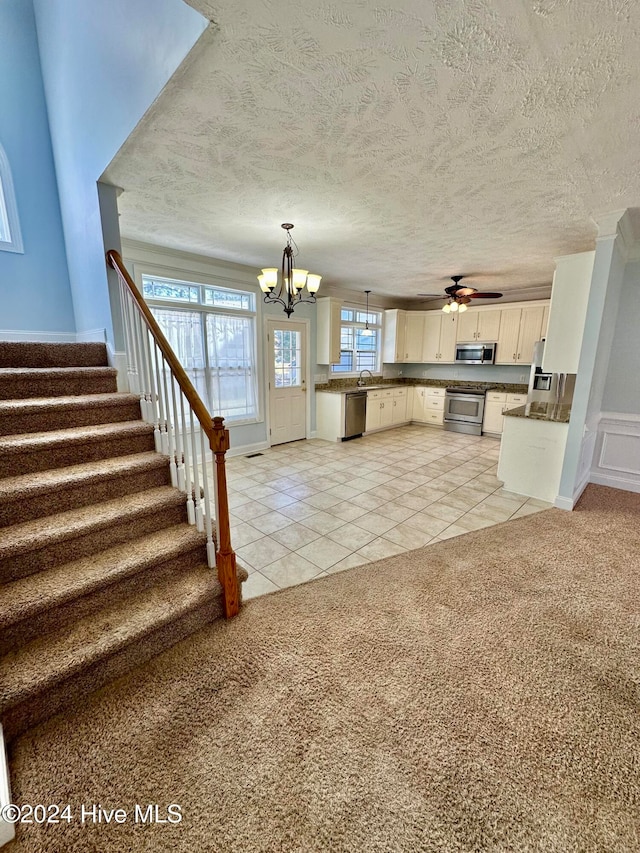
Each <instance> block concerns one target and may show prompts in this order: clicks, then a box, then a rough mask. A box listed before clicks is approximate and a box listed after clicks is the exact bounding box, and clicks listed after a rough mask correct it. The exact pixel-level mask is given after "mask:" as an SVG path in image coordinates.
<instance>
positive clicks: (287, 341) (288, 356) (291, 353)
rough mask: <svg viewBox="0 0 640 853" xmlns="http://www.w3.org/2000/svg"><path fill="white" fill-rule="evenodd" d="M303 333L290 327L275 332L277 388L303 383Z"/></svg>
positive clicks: (274, 363)
mask: <svg viewBox="0 0 640 853" xmlns="http://www.w3.org/2000/svg"><path fill="white" fill-rule="evenodd" d="M301 347H302V334H301V333H300V332H294V331H292V330H290V329H275V330H274V332H273V359H274V361H273V373H274V379H275V385H276V388H299V387H300V386H301V385H302V351H301Z"/></svg>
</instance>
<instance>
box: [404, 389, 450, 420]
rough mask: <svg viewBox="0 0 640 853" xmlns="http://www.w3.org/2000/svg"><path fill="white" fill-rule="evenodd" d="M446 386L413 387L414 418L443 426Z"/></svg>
mask: <svg viewBox="0 0 640 853" xmlns="http://www.w3.org/2000/svg"><path fill="white" fill-rule="evenodd" d="M444 391H445V389H444V388H430V387H429V386H421V385H417V386H416V387H414V388H413V409H412V420H414V421H417V422H418V423H422V424H430V425H431V426H439V427H441V426H442V424H443V422H444Z"/></svg>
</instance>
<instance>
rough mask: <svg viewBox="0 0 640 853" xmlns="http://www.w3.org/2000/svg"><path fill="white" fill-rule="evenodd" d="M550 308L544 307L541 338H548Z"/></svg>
mask: <svg viewBox="0 0 640 853" xmlns="http://www.w3.org/2000/svg"><path fill="white" fill-rule="evenodd" d="M549 308H550V306H549V305H545V306H544V311H543V314H542V329H541V330H540V337H541V338H546V337H547V330H548V328H549Z"/></svg>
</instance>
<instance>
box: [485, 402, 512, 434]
mask: <svg viewBox="0 0 640 853" xmlns="http://www.w3.org/2000/svg"><path fill="white" fill-rule="evenodd" d="M506 403H507V395H506V394H504V393H502V392H500V391H487V393H486V395H485V399H484V418H483V420H482V432H486V433H490V434H491V435H502V413H503V411H504V407H505V405H506Z"/></svg>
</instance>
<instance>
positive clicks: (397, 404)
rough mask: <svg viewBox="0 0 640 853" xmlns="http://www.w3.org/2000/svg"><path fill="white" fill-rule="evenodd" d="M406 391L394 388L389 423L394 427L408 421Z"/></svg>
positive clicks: (405, 389)
mask: <svg viewBox="0 0 640 853" xmlns="http://www.w3.org/2000/svg"><path fill="white" fill-rule="evenodd" d="M408 390H409V389H408V388H394V391H393V400H392V418H391V422H392V424H393V425H394V426H396V425H397V424H404V423H406V422H407V421H408V420H409V418H408V417H407V400H408V396H409V395H408V394H407V391H408Z"/></svg>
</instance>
